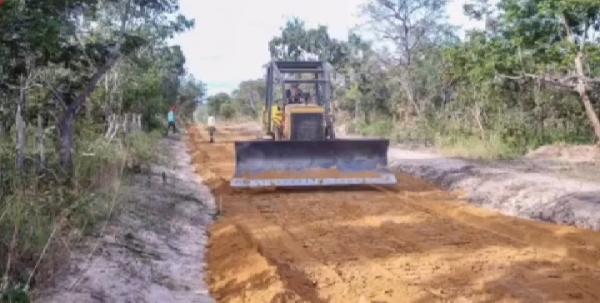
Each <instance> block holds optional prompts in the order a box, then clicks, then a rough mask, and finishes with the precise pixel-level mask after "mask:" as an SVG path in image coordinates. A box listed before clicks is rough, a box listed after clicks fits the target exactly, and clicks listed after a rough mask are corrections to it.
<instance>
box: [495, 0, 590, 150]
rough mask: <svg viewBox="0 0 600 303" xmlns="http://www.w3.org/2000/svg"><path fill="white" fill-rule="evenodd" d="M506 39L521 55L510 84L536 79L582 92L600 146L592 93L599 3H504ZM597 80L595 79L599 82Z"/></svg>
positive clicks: (553, 0)
mask: <svg viewBox="0 0 600 303" xmlns="http://www.w3.org/2000/svg"><path fill="white" fill-rule="evenodd" d="M499 7H500V9H501V11H502V13H501V19H500V22H501V35H498V36H495V37H494V38H495V39H505V37H508V39H509V40H508V43H510V44H511V45H512V46H513V47H514V48H515V49H517V50H519V51H518V53H517V56H518V58H517V62H518V67H517V68H515V69H514V70H513V74H511V75H502V76H504V77H506V78H510V79H516V80H518V79H524V78H529V79H535V80H540V81H543V82H545V83H547V84H549V85H553V86H555V87H559V88H562V89H567V90H570V91H573V92H575V93H577V95H578V96H579V98H580V100H581V103H582V104H583V107H584V109H585V113H586V115H587V117H588V120H589V122H590V124H591V126H592V128H593V130H594V133H595V135H596V140H597V141H598V142H599V143H600V120H599V119H598V114H597V113H596V110H595V108H594V105H593V103H592V99H591V96H590V90H591V89H592V85H593V84H594V83H600V78H598V74H596V75H590V73H591V72H593V71H594V70H595V71H597V69H594V68H590V66H592V67H593V66H598V64H600V57H599V56H598V54H599V53H600V45H599V42H600V41H598V40H593V36H594V34H597V33H598V32H599V31H600V2H598V1H594V0H574V1H560V0H537V1H534V0H527V1H517V0H504V1H501V2H500V4H499ZM594 76H596V78H594Z"/></svg>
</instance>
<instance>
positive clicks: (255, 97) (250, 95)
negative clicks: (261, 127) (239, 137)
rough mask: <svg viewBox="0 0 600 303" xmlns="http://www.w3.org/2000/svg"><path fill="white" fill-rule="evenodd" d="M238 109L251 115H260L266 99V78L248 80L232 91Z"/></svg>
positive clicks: (246, 114) (243, 113) (244, 113)
mask: <svg viewBox="0 0 600 303" xmlns="http://www.w3.org/2000/svg"><path fill="white" fill-rule="evenodd" d="M232 98H233V102H234V104H235V108H236V110H237V111H238V112H239V113H240V114H242V115H244V116H249V117H258V114H259V113H260V112H261V110H262V107H263V106H264V105H263V102H264V100H265V99H266V84H265V80H264V79H257V80H247V81H243V82H241V83H240V85H239V86H238V89H236V90H235V91H234V92H233V93H232Z"/></svg>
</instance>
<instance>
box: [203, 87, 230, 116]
mask: <svg viewBox="0 0 600 303" xmlns="http://www.w3.org/2000/svg"><path fill="white" fill-rule="evenodd" d="M206 104H207V106H208V113H209V114H210V115H213V116H219V115H221V113H222V107H223V106H224V105H225V104H229V105H226V107H229V106H231V97H230V96H229V94H227V93H218V94H216V95H214V96H210V97H208V99H207V100H206ZM226 111H227V114H229V111H230V109H229V108H227V110H226Z"/></svg>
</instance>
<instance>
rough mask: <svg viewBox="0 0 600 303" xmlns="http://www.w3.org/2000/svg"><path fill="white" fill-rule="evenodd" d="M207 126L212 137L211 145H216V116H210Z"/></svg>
mask: <svg viewBox="0 0 600 303" xmlns="http://www.w3.org/2000/svg"><path fill="white" fill-rule="evenodd" d="M206 126H207V128H208V134H209V135H210V143H214V142H215V132H216V131H217V128H216V121H215V117H214V116H208V119H207V121H206Z"/></svg>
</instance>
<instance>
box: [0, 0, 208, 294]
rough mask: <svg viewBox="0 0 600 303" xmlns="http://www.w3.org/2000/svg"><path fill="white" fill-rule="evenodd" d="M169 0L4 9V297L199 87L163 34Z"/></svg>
mask: <svg viewBox="0 0 600 303" xmlns="http://www.w3.org/2000/svg"><path fill="white" fill-rule="evenodd" d="M191 26H193V21H191V20H187V19H186V18H185V17H183V16H181V15H179V14H178V1H177V0H143V1H137V0H136V1H129V0H125V1H103V0H71V1H59V0H48V1H20V0H8V1H6V2H5V4H4V6H2V7H1V8H0V28H2V31H1V32H0V302H26V301H28V300H29V298H28V296H29V295H28V291H29V290H30V289H31V288H32V287H35V284H36V282H37V281H40V280H44V279H46V278H48V276H49V275H50V274H51V273H52V271H53V266H55V264H57V263H60V261H62V260H61V259H60V258H61V256H66V255H67V253H68V245H70V244H69V243H70V242H71V241H77V240H79V239H81V237H82V236H84V235H87V234H89V233H90V232H91V231H94V230H95V229H96V228H97V223H99V222H104V221H105V220H106V219H107V218H108V216H109V215H110V214H111V213H112V212H113V211H114V210H115V203H116V201H118V199H117V197H118V194H119V186H120V184H121V182H122V176H123V175H124V174H127V173H128V172H138V171H140V169H141V167H143V166H144V165H146V164H145V163H147V162H149V161H153V160H154V157H155V155H156V152H155V150H154V148H155V147H154V146H155V145H156V143H157V141H158V139H159V138H160V137H162V135H161V134H162V133H164V131H163V130H164V127H165V121H164V120H165V119H166V112H167V111H168V109H169V108H170V107H171V106H173V105H175V106H176V107H177V108H178V112H179V115H180V119H179V121H182V120H184V121H185V120H187V119H191V118H192V117H191V113H192V112H193V108H195V106H196V104H197V102H198V100H200V98H202V96H203V95H204V91H205V90H204V85H203V84H202V83H201V82H199V81H197V80H195V79H194V78H193V77H191V76H190V75H186V73H185V70H184V63H185V57H184V55H183V53H182V52H181V49H180V48H179V46H172V45H169V44H168V43H167V41H169V39H170V38H171V37H173V35H175V34H177V33H179V32H182V31H184V30H187V29H188V28H190V27H191Z"/></svg>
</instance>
